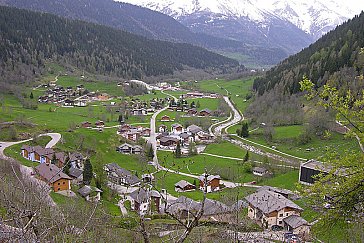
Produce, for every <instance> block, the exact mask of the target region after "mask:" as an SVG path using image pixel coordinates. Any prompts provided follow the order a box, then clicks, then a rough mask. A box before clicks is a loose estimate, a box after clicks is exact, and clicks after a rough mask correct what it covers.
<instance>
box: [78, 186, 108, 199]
mask: <svg viewBox="0 0 364 243" xmlns="http://www.w3.org/2000/svg"><path fill="white" fill-rule="evenodd" d="M101 192H102V190H100V189H99V188H97V187H94V186H88V185H85V186H83V187H82V188H80V189H79V190H78V193H79V194H80V195H81V196H82V197H83V198H85V199H86V201H90V202H98V201H100V200H101Z"/></svg>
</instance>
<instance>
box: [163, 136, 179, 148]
mask: <svg viewBox="0 0 364 243" xmlns="http://www.w3.org/2000/svg"><path fill="white" fill-rule="evenodd" d="M178 142H179V139H177V138H175V137H170V136H166V137H161V138H160V139H159V144H160V145H161V146H165V147H172V146H176V145H177V143H178Z"/></svg>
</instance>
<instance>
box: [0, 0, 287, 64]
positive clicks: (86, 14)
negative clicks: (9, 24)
mask: <svg viewBox="0 0 364 243" xmlns="http://www.w3.org/2000/svg"><path fill="white" fill-rule="evenodd" d="M0 5H6V6H13V7H17V8H24V9H29V10H34V11H41V12H48V13H52V14H56V15H58V16H61V17H65V18H70V19H79V20H84V21H88V22H93V23H97V24H102V25H106V26H110V27H113V28H117V29H121V30H125V31H128V32H131V33H134V34H138V35H142V36H145V37H147V38H151V39H158V40H167V41H172V42H182V43H189V44H193V45H197V46H201V47H204V48H207V49H209V50H212V51H215V52H218V53H222V54H226V53H230V54H231V56H237V55H239V56H241V57H242V58H243V59H244V60H243V61H244V63H243V64H246V63H253V64H254V65H273V64H276V63H278V62H279V61H281V60H283V59H284V58H285V57H287V56H288V53H287V52H286V51H285V50H283V49H280V48H277V47H271V46H269V45H265V46H258V45H256V44H255V43H244V42H242V41H237V40H231V39H226V38H225V37H224V36H222V37H221V38H219V37H216V36H211V35H210V34H209V33H194V32H193V31H191V30H190V29H189V28H187V27H186V26H184V25H182V24H181V23H179V22H178V21H176V20H175V19H173V18H172V17H169V16H167V15H164V14H161V13H159V12H156V11H152V10H149V9H147V8H142V7H138V6H134V5H131V4H127V3H117V2H114V1H113V0H103V1H99V0H77V1H74V0H32V1H29V0H0Z"/></svg>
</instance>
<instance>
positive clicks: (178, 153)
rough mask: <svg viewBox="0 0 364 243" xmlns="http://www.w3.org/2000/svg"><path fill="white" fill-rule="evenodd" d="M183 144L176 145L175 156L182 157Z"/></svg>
mask: <svg viewBox="0 0 364 243" xmlns="http://www.w3.org/2000/svg"><path fill="white" fill-rule="evenodd" d="M181 154H182V153H181V145H180V143H177V146H176V151H175V154H174V156H175V157H176V158H181Z"/></svg>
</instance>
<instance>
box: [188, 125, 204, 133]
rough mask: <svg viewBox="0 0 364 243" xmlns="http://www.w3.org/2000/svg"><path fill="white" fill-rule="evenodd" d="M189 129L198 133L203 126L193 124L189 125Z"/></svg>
mask: <svg viewBox="0 0 364 243" xmlns="http://www.w3.org/2000/svg"><path fill="white" fill-rule="evenodd" d="M187 130H188V131H190V132H191V133H198V132H201V131H202V128H201V127H199V126H196V125H191V126H188V127H187Z"/></svg>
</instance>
